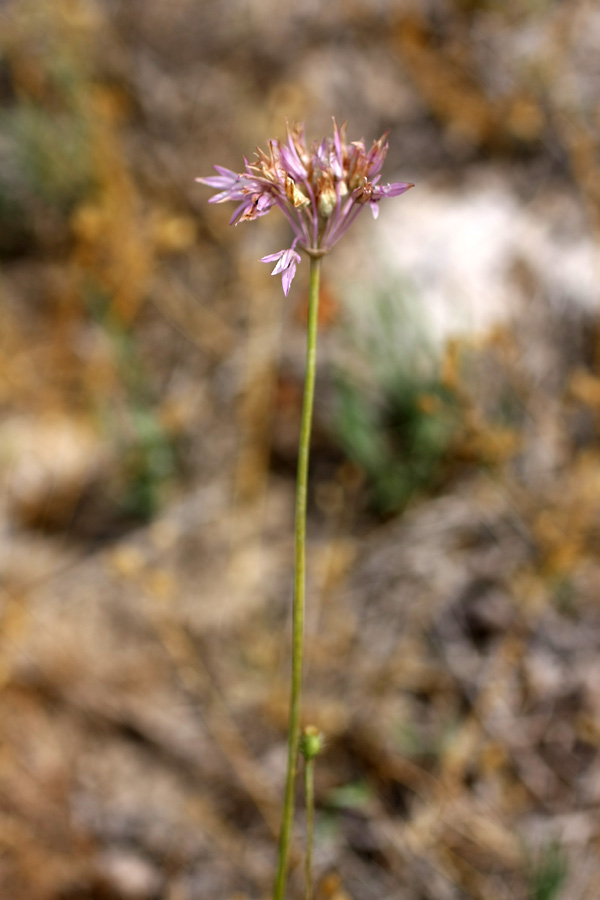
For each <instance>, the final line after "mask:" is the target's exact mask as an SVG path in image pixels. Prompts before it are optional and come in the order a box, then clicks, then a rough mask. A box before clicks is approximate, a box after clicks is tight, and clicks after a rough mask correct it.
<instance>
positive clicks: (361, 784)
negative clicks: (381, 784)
mask: <svg viewBox="0 0 600 900" xmlns="http://www.w3.org/2000/svg"><path fill="white" fill-rule="evenodd" d="M372 799H373V792H372V790H371V788H370V787H369V785H368V784H367V783H366V781H363V780H360V781H351V782H349V783H348V784H342V785H340V787H337V788H333V789H332V790H330V791H329V793H328V794H327V798H326V802H327V803H328V805H329V806H332V807H334V808H335V809H364V808H365V807H366V806H368V805H369V803H370V801H371V800H372Z"/></svg>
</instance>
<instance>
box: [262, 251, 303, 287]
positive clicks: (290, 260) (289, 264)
mask: <svg viewBox="0 0 600 900" xmlns="http://www.w3.org/2000/svg"><path fill="white" fill-rule="evenodd" d="M297 242H298V238H296V240H295V241H294V243H293V244H292V246H291V247H290V248H289V250H280V251H279V253H271V254H270V255H269V256H263V257H262V259H261V262H264V263H268V262H275V260H278V262H277V265H276V266H275V268H274V269H273V271H272V272H271V275H279V274H280V273H283V274H282V276H281V281H282V284H283V293H284V294H285V296H286V297H287V295H288V294H289V292H290V286H291V284H292V281H293V278H294V275H295V274H296V266H297V265H298V263H299V262H300V259H301V257H300V254H299V253H298V252H297V251H296V250H294V247H295V246H296V243H297Z"/></svg>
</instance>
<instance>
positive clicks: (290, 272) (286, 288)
mask: <svg viewBox="0 0 600 900" xmlns="http://www.w3.org/2000/svg"><path fill="white" fill-rule="evenodd" d="M295 274H296V265H295V264H294V265H292V266H290V267H289V269H286V270H285V272H284V273H283V275H282V276H281V284H282V286H283V293H284V294H285V296H286V297H287V295H288V294H289V292H290V287H291V286H292V281H293V280H294V275H295Z"/></svg>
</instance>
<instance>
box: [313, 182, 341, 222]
mask: <svg viewBox="0 0 600 900" xmlns="http://www.w3.org/2000/svg"><path fill="white" fill-rule="evenodd" d="M336 203H337V197H336V195H335V191H334V190H333V188H325V190H323V191H321V193H320V194H319V200H318V203H317V205H318V207H319V215H321V216H323V218H324V219H328V218H329V216H330V215H331V213H332V212H333V211H334V209H335V207H336Z"/></svg>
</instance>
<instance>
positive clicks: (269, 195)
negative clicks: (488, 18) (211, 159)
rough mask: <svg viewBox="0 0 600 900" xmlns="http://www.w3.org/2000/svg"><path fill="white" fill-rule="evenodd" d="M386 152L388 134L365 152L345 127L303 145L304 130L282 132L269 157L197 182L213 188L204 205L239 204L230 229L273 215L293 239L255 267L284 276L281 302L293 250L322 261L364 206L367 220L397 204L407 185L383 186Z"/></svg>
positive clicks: (294, 259) (260, 154) (295, 257)
mask: <svg viewBox="0 0 600 900" xmlns="http://www.w3.org/2000/svg"><path fill="white" fill-rule="evenodd" d="M387 150H388V142H387V132H386V133H385V134H384V135H383V136H382V137H381V138H380V139H379V140H378V141H374V142H373V146H372V147H371V149H370V150H368V151H367V149H366V147H365V144H364V142H363V141H352V142H350V143H349V142H348V141H347V140H346V126H345V125H343V126H342V127H341V128H338V126H337V123H336V121H335V119H334V120H333V137H332V138H325V139H324V140H323V141H321V143H320V144H319V143H316V142H315V143H313V144H312V145H311V146H310V147H308V146H307V144H306V139H305V136H304V126H302V125H297V126H295V127H294V128H293V129H291V130H290V129H289V128H288V133H287V141H286V142H285V143H282V142H280V141H278V140H273V141H270V143H269V152H268V154H267V153H265V152H264V151H263V150H260V149H258V150H257V152H256V158H255V160H254V161H253V162H252V163H250V162H248V160H247V159H245V160H244V162H245V171H244V172H241V173H239V174H237V173H236V172H233V171H231V169H226V168H224V167H223V166H215V169H216V170H217V172H218V173H219V174H218V175H213V176H211V177H209V178H197V179H196V181H200V182H201V183H202V184H206V185H208V186H209V187H213V188H217V189H218V193H217V194H215V195H214V196H213V197H211V198H210V200H209V203H224V202H226V201H227V200H233V201H235V202H237V203H238V206H237V207H236V209H235V211H234V213H233V216H232V217H231V221H230V224H235V225H239V223H240V222H248V221H251V220H252V219H257V218H259V217H260V216H265V215H267V213H268V212H270V211H271V209H272V208H273V207H274V206H277V207H279V209H280V210H281V211H282V213H283V214H284V215H285V217H286V219H287V220H288V222H289V224H290V226H291V228H292V231H293V232H294V241H293V243H292V245H291V247H290V248H289V249H287V250H281V251H279V252H278V253H272V254H269V255H268V256H264V257H263V258H262V260H261V262H274V261H277V264H276V266H275V268H274V269H273V272H272V274H273V275H279V274H281V276H282V283H283V292H284V294H285V295H286V296H287V294H288V293H289V290H290V285H291V283H292V280H293V278H294V275H295V274H296V267H297V265H298V263H299V262H300V254H299V253H298V252H297V250H296V249H295V247H296V245H298V246H299V247H300V248H301V249H302V250H304V251H305V253H307V254H308V255H309V256H323V255H324V254H326V253H329V251H330V250H331V248H332V247H333V246H334V245H335V244H336V243H337V242H338V241H339V240H340V238H341V237H342V236H343V235H344V234H345V233H346V231H347V230H348V228H349V227H350V225H351V224H352V223H353V222H354V220H355V219H356V217H357V216H358V215H359V213H360V211H361V210H362V209H363V207H365V206H367V205H368V206H369V207H370V209H371V213H372V215H373V218H375V219H376V218H377V216H378V214H379V202H380V200H382V199H383V198H384V197H399V196H400V195H401V194H403V193H404V192H405V191H407V190H408V189H409V188H411V187H413V185H412V184H409V183H408V182H404V181H396V182H393V183H391V184H381V175H380V172H381V168H382V166H383V162H384V159H385V156H386V153H387Z"/></svg>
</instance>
